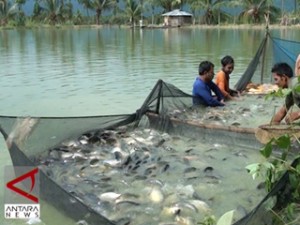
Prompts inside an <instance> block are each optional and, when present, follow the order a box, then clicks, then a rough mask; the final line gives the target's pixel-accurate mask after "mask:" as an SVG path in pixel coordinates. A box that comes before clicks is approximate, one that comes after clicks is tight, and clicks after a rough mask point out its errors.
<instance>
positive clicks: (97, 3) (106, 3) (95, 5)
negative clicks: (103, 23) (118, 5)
mask: <svg viewBox="0 0 300 225" xmlns="http://www.w3.org/2000/svg"><path fill="white" fill-rule="evenodd" d="M90 4H91V9H92V10H95V11H96V24H98V25H99V24H100V16H101V15H102V12H103V11H104V10H106V9H111V8H112V7H113V5H114V1H113V0H91V1H90Z"/></svg>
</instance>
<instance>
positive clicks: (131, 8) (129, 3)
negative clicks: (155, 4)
mask: <svg viewBox="0 0 300 225" xmlns="http://www.w3.org/2000/svg"><path fill="white" fill-rule="evenodd" d="M125 4H126V5H125V13H126V15H127V16H128V17H129V18H130V23H131V26H132V27H134V24H135V20H136V19H137V18H139V16H140V15H141V8H142V7H141V5H140V4H138V3H137V2H136V1H135V0H126V3H125Z"/></svg>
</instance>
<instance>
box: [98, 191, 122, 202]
mask: <svg viewBox="0 0 300 225" xmlns="http://www.w3.org/2000/svg"><path fill="white" fill-rule="evenodd" d="M98 197H99V199H100V200H101V201H106V202H113V203H115V201H116V200H117V199H118V198H120V197H121V194H119V193H116V192H105V193H102V194H100V195H99V196H98Z"/></svg>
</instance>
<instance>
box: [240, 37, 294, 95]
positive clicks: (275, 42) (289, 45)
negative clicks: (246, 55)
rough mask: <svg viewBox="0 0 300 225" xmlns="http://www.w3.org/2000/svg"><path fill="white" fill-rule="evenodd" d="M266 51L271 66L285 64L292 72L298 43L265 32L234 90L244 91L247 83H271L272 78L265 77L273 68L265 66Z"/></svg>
mask: <svg viewBox="0 0 300 225" xmlns="http://www.w3.org/2000/svg"><path fill="white" fill-rule="evenodd" d="M268 50H269V52H270V53H269V54H271V55H272V60H271V62H272V64H275V63H278V62H286V63H287V64H289V65H290V66H291V68H292V69H293V70H294V67H295V62H296V59H297V57H298V55H299V53H300V42H296V41H291V40H286V39H281V38H276V37H273V36H272V35H271V34H270V33H269V31H267V32H266V36H265V38H264V39H263V40H262V42H261V44H260V46H259V47H258V50H257V52H256V54H255V56H254V57H253V59H252V60H251V62H250V63H249V65H248V67H247V69H246V70H245V72H244V73H243V75H242V76H241V78H240V79H239V80H238V82H237V83H236V84H235V88H236V90H239V91H243V90H245V89H246V87H247V85H248V84H249V82H253V83H260V84H262V83H270V82H271V81H272V80H271V79H272V77H271V78H269V76H267V75H268V74H271V67H272V66H273V65H268V66H266V65H267V62H266V61H267V57H266V53H267V52H268Z"/></svg>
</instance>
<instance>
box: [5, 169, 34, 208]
mask: <svg viewBox="0 0 300 225" xmlns="http://www.w3.org/2000/svg"><path fill="white" fill-rule="evenodd" d="M38 171H39V170H38V168H35V169H33V170H31V171H29V172H28V173H25V174H23V175H22V176H19V177H17V178H16V179H13V180H12V181H10V182H8V183H7V184H6V187H7V188H9V189H10V190H12V191H14V192H16V193H18V194H19V195H22V196H23V197H25V198H28V199H30V200H31V201H33V202H35V203H38V202H39V199H38V198H37V197H36V196H34V195H32V194H30V192H32V190H33V188H34V185H35V174H37V173H38ZM27 178H30V179H31V187H30V191H29V192H26V191H24V190H22V189H20V188H18V187H16V186H15V184H16V183H19V182H21V181H23V180H25V179H27Z"/></svg>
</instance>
